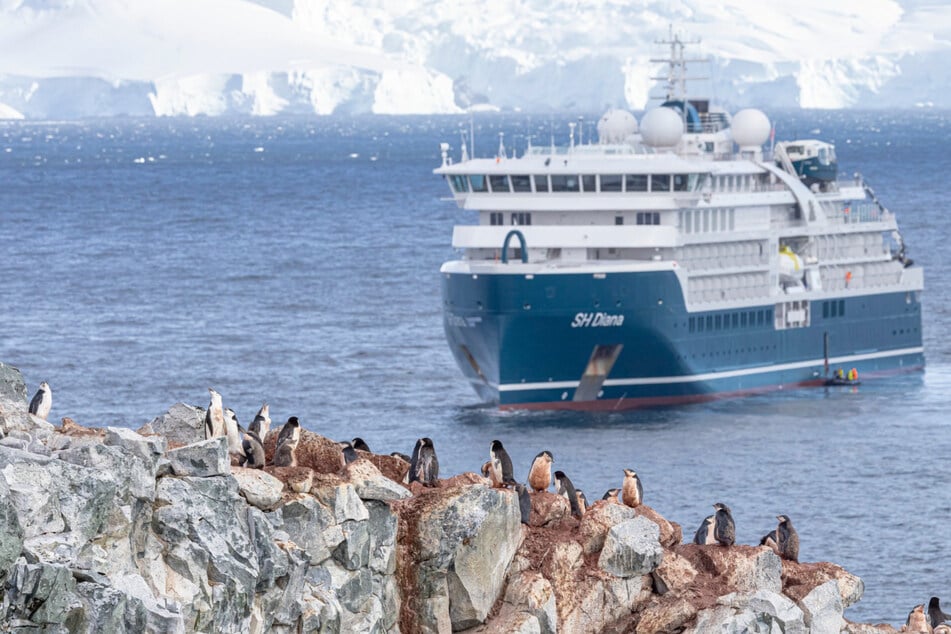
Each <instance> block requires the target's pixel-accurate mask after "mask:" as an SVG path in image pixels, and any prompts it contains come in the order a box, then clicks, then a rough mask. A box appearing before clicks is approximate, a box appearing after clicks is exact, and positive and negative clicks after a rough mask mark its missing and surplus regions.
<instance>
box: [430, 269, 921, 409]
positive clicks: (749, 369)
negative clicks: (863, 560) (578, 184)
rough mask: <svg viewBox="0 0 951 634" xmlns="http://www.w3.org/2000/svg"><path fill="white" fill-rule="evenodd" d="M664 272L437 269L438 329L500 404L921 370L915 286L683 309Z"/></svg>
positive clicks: (761, 386) (696, 395) (761, 387)
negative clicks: (781, 318)
mask: <svg viewBox="0 0 951 634" xmlns="http://www.w3.org/2000/svg"><path fill="white" fill-rule="evenodd" d="M680 288H681V287H680V284H679V282H678V281H677V277H676V275H675V274H674V273H673V272H672V271H650V272H624V273H608V274H602V275H592V274H591V273H578V274H568V273H564V272H559V273H557V274H544V273H542V274H535V275H518V274H488V275H486V274H482V275H472V274H463V273H447V274H444V275H443V280H442V292H443V300H444V307H445V310H444V327H445V331H446V336H447V339H448V341H449V344H450V347H451V349H452V352H453V355H454V356H455V359H456V362H457V364H458V365H459V367H460V369H461V370H462V371H463V373H464V374H465V375H466V377H467V378H468V379H469V381H470V383H471V384H472V385H473V387H474V389H475V390H476V392H477V393H478V394H479V396H480V397H481V398H482V399H484V400H485V401H488V402H494V403H498V405H499V406H500V407H502V408H506V409H518V408H526V409H579V410H598V409H627V408H635V407H643V406H654V405H666V404H675V403H685V402H695V401H703V400H711V399H716V398H723V397H731V396H736V395H742V394H751V393H757V392H763V391H769V390H776V389H783V388H786V387H793V386H799V385H821V384H823V383H824V381H825V379H826V378H827V377H828V376H831V374H832V373H833V372H834V371H835V370H836V369H839V368H842V369H845V370H848V369H851V368H855V369H856V370H858V372H859V374H860V375H861V376H863V377H869V376H881V375H886V374H892V373H896V372H905V371H913V370H918V369H921V368H922V367H923V366H924V361H925V360H924V352H923V348H922V334H921V306H920V303H919V298H918V297H917V293H915V292H888V293H878V294H871V293H858V292H856V293H855V294H845V295H840V296H836V297H833V296H825V297H817V298H814V299H812V300H811V301H810V307H809V311H810V319H809V325H808V326H802V327H780V326H781V324H777V323H776V321H777V311H776V309H775V307H776V304H777V303H780V302H782V301H784V300H786V299H792V298H791V297H790V298H787V297H784V296H778V297H776V298H774V299H773V301H770V302H769V303H762V302H761V303H749V304H743V305H739V304H737V305H734V306H730V307H726V308H718V309H716V310H693V311H690V312H688V310H687V308H686V306H685V305H684V301H683V295H682V293H681V290H680Z"/></svg>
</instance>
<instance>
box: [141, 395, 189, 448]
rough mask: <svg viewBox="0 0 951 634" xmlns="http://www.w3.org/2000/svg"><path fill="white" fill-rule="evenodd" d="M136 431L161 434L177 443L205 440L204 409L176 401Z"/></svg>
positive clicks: (145, 434)
mask: <svg viewBox="0 0 951 634" xmlns="http://www.w3.org/2000/svg"><path fill="white" fill-rule="evenodd" d="M138 433H140V434H142V435H144V436H153V435H154V436H161V437H163V438H166V439H167V440H168V441H170V442H173V443H175V444H178V445H192V444H194V443H196V442H200V441H202V440H205V410H204V408H201V407H195V406H194V405H186V404H185V403H176V404H175V405H172V406H171V407H170V408H169V410H168V411H167V412H165V413H164V414H162V415H161V416H159V417H158V418H154V419H152V421H151V422H148V423H146V424H145V425H143V426H142V428H141V429H139V432H138Z"/></svg>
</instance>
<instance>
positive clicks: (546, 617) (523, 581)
mask: <svg viewBox="0 0 951 634" xmlns="http://www.w3.org/2000/svg"><path fill="white" fill-rule="evenodd" d="M505 603H506V604H508V605H509V606H510V607H511V608H512V611H513V612H515V613H521V614H526V615H529V616H531V617H533V618H534V619H535V621H536V623H537V627H538V629H537V630H536V631H537V632H539V633H540V634H555V632H557V631H558V622H557V616H558V614H557V611H556V610H555V591H554V589H553V588H552V586H551V582H549V581H548V579H546V578H545V577H543V576H542V575H541V574H539V573H538V572H523V573H519V574H518V575H516V576H515V577H513V578H511V579H509V583H508V588H507V589H506V591H505ZM513 622H515V621H513ZM501 625H502V624H501V623H494V624H493V629H495V630H496V631H509V630H508V629H507V628H505V627H502V626H501Z"/></svg>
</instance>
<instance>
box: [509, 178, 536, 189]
mask: <svg viewBox="0 0 951 634" xmlns="http://www.w3.org/2000/svg"><path fill="white" fill-rule="evenodd" d="M509 178H511V179H512V189H514V190H515V191H517V192H530V191H532V179H531V178H530V177H529V176H528V174H512V175H511V176H510V177H509Z"/></svg>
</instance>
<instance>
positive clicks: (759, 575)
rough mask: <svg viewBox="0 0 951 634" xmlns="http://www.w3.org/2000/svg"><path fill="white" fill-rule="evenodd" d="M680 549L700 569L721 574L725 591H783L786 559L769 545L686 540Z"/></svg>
mask: <svg viewBox="0 0 951 634" xmlns="http://www.w3.org/2000/svg"><path fill="white" fill-rule="evenodd" d="M678 552H679V553H680V554H681V555H683V556H684V557H686V558H687V560H689V561H690V564H691V565H692V566H693V567H694V568H695V569H696V570H697V571H698V572H700V573H706V574H709V575H712V576H714V577H719V578H721V579H722V580H723V581H724V582H725V584H724V592H730V591H735V592H739V593H742V594H749V593H753V592H756V591H757V590H769V591H771V592H775V593H779V592H781V591H782V581H781V577H782V572H783V564H782V560H780V558H779V557H778V556H777V555H776V553H774V552H773V551H772V550H770V549H769V548H766V547H758V546H744V545H736V546H729V547H724V546H719V545H710V546H697V545H695V544H685V545H683V546H681V547H680V548H679V549H678Z"/></svg>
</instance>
